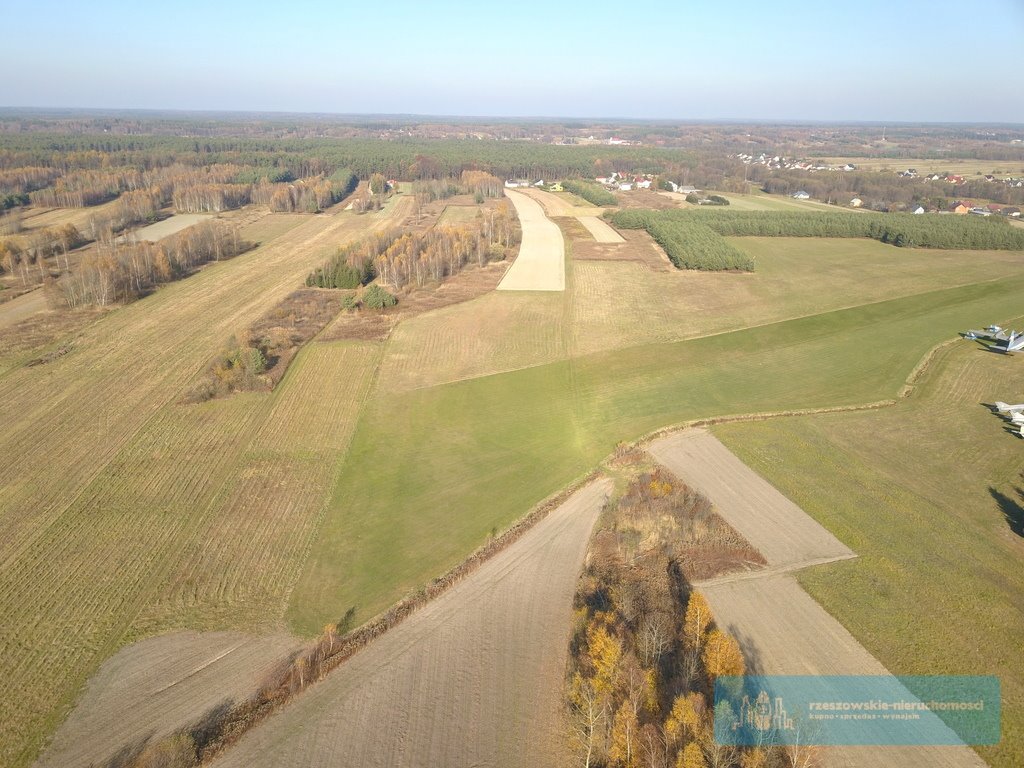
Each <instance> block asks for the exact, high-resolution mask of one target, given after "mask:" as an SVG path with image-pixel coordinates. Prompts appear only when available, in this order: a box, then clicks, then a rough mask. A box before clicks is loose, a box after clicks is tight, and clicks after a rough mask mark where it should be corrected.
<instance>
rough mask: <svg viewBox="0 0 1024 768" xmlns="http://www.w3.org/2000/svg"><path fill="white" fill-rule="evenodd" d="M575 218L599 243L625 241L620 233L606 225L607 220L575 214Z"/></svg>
mask: <svg viewBox="0 0 1024 768" xmlns="http://www.w3.org/2000/svg"><path fill="white" fill-rule="evenodd" d="M576 218H577V219H578V220H579V222H580V224H582V225H583V226H584V227H586V228H587V231H588V232H589V233H590V234H591V235H593V236H594V239H595V240H596V241H597V242H599V243H624V242H626V240H625V238H623V237H622V235H620V234H619V233H618V232H616V231H615V230H614V229H612V228H611V227H610V226H608V223H607V222H605V221H603V220H601V219H599V218H597V216H577V217H576Z"/></svg>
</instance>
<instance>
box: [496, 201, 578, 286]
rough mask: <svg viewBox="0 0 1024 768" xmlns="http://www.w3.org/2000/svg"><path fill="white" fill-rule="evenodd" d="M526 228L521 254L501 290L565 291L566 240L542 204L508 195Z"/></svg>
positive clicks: (524, 229) (500, 284)
mask: <svg viewBox="0 0 1024 768" xmlns="http://www.w3.org/2000/svg"><path fill="white" fill-rule="evenodd" d="M506 195H508V198H509V200H511V201H512V204H513V205H514V206H515V208H516V213H517V214H518V215H519V222H520V224H521V225H522V228H523V240H522V243H521V244H520V246H519V255H518V256H517V257H516V260H515V261H514V262H513V264H512V266H511V267H510V268H509V270H508V272H506V273H505V277H504V278H502V281H501V282H500V283H499V284H498V290H499V291H564V290H565V241H564V240H563V238H562V231H561V230H560V229H559V228H558V226H557V225H556V224H555V223H554V222H552V221H551V220H550V219H548V217H547V216H545V215H544V210H543V209H542V208H541V207H540V205H539V204H538V203H537V202H536V201H534V200H532V199H530V198H529V197H527V196H526V195H523V194H520V193H517V192H506Z"/></svg>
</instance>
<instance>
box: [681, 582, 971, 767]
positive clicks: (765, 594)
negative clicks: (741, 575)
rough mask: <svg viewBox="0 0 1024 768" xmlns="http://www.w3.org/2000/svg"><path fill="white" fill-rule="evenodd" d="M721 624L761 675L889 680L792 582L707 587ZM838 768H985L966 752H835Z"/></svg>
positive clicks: (828, 755)
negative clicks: (861, 677)
mask: <svg viewBox="0 0 1024 768" xmlns="http://www.w3.org/2000/svg"><path fill="white" fill-rule="evenodd" d="M701 591H702V592H703V593H704V595H705V596H706V597H707V599H708V602H709V603H710V604H711V610H712V611H713V612H714V614H715V618H716V620H717V622H718V624H719V626H722V627H725V628H726V629H727V630H728V631H729V632H730V633H732V634H733V635H734V636H735V637H736V638H737V639H738V640H739V641H740V644H741V645H742V647H743V652H744V655H745V656H746V657H747V659H748V664H749V667H750V668H751V671H754V672H756V673H758V674H764V675H888V674H889V672H888V670H886V668H885V667H884V666H882V664H881V663H880V662H878V661H877V660H876V659H875V658H874V657H873V656H872V655H871V654H870V653H868V652H867V650H866V649H865V648H864V646H862V645H861V644H860V643H859V642H857V640H856V638H854V637H853V635H851V634H850V633H849V632H847V631H846V629H845V628H844V627H843V625H842V624H840V623H839V622H838V621H836V620H835V619H834V618H832V616H830V615H829V614H828V613H827V612H826V611H825V609H824V608H822V607H821V606H820V605H818V603H817V602H815V600H814V599H813V598H812V597H811V596H810V595H808V594H807V593H806V592H804V590H803V588H802V587H801V586H800V585H799V584H798V583H797V582H796V580H795V579H793V577H791V576H783V575H776V576H766V577H764V578H760V579H750V580H747V581H738V582H726V583H720V584H714V585H705V586H703V587H702V588H701ZM824 758H825V764H826V765H828V766H835V767H836V768H861V767H863V768H875V767H876V766H887V765H891V766H900V768H904V767H905V768H918V767H920V768H932V767H935V768H938V767H940V766H950V767H953V766H957V767H959V766H970V767H971V768H974V767H975V766H983V765H985V762H984V761H983V760H982V759H981V758H980V757H978V755H977V754H976V753H975V752H974V751H973V750H971V749H969V748H967V747H834V748H830V749H828V750H826V751H825V752H824Z"/></svg>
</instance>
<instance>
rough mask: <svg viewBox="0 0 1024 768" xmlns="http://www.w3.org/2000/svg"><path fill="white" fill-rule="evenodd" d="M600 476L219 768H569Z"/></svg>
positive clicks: (260, 730)
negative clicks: (585, 575)
mask: <svg viewBox="0 0 1024 768" xmlns="http://www.w3.org/2000/svg"><path fill="white" fill-rule="evenodd" d="M610 485H611V484H610V483H609V482H608V481H595V482H593V483H591V484H589V485H587V486H584V487H583V488H582V489H580V490H579V491H577V492H576V493H574V494H573V495H572V496H571V497H570V498H569V499H568V500H566V501H565V502H564V503H562V504H561V505H560V506H559V507H557V508H556V509H555V510H553V511H552V512H551V513H549V514H548V515H547V517H545V518H544V519H543V520H541V521H540V522H539V523H537V524H536V525H535V526H534V527H533V528H532V529H531V530H529V531H528V532H527V533H525V534H524V535H523V536H522V537H521V538H520V539H518V540H517V541H516V542H514V543H513V544H511V545H510V546H509V547H508V548H507V549H506V550H504V551H503V552H500V553H499V554H497V555H495V556H494V557H493V558H491V559H490V560H488V561H487V562H485V563H484V564H483V565H482V566H480V568H479V569H478V570H477V571H475V572H473V573H472V574H470V575H469V576H468V577H466V579H465V580H464V581H462V582H460V583H458V584H456V585H455V586H454V587H452V588H451V589H450V590H449V591H448V592H446V593H445V594H443V595H442V596H441V597H439V598H438V599H436V600H434V601H433V602H431V603H428V604H427V605H425V606H424V607H423V608H421V609H419V610H418V611H416V612H415V613H414V614H413V615H412V616H411V617H410V618H408V619H406V620H405V621H404V622H403V623H402V624H400V625H398V626H397V627H396V628H394V629H392V630H391V631H389V632H388V633H386V634H385V635H383V636H382V637H381V638H379V639H378V640H376V641H374V642H373V643H372V644H371V645H370V646H368V647H367V648H366V649H364V650H362V651H360V652H359V653H357V654H356V655H355V656H353V657H352V658H351V659H350V660H349V661H347V662H345V664H344V665H342V666H341V667H339V668H338V669H337V670H335V671H334V672H333V673H332V674H331V675H330V676H329V677H327V678H326V679H325V680H323V681H322V682H320V683H318V684H317V685H316V686H314V687H313V688H312V689H311V690H309V691H308V692H306V693H304V694H302V695H301V696H300V697H299V698H297V699H296V700H295V701H294V702H293V703H292V704H291V705H290V706H288V707H287V708H286V709H284V710H282V711H281V712H280V713H279V714H278V715H276V716H275V717H273V718H271V719H270V720H267V721H266V722H265V723H263V724H262V725H260V726H258V727H257V728H255V729H254V730H252V731H250V732H249V733H248V734H247V735H246V736H245V737H244V738H243V739H242V741H241V742H240V743H239V744H238V745H237V746H236V747H235V748H233V749H232V750H231V751H229V752H228V753H226V754H225V755H224V756H223V757H222V758H221V759H220V760H218V761H215V763H214V765H216V766H218V768H230V767H231V766H246V767H247V768H248V767H249V766H274V767H275V768H277V767H278V766H282V767H285V768H286V767H287V766H305V765H337V764H345V765H359V766H389V767H390V766H455V765H502V766H524V767H525V766H529V767H530V768H533V767H534V766H538V765H563V764H565V761H564V757H565V756H564V755H562V753H561V752H560V749H561V738H560V737H561V726H562V720H561V717H560V715H561V708H562V701H561V688H562V677H563V675H564V671H565V662H566V654H567V652H568V638H569V629H570V621H571V615H572V595H573V591H574V589H575V586H576V579H577V576H578V574H579V570H580V567H581V565H582V563H583V556H584V554H585V552H586V548H587V540H588V539H589V536H590V531H591V529H592V527H593V525H594V522H595V521H596V519H597V516H598V514H599V513H600V511H601V509H602V507H603V505H604V502H605V499H606V497H607V494H608V493H609V490H610Z"/></svg>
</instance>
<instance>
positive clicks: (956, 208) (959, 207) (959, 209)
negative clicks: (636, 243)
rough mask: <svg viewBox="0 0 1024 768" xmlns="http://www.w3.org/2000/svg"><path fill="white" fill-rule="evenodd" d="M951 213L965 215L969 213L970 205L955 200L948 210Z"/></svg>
mask: <svg viewBox="0 0 1024 768" xmlns="http://www.w3.org/2000/svg"><path fill="white" fill-rule="evenodd" d="M949 210H951V211H952V212H953V213H959V214H965V213H970V212H971V204H970V203H969V202H964V201H962V200H957V201H956V202H955V203H953V207H952V208H950V209H949Z"/></svg>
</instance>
